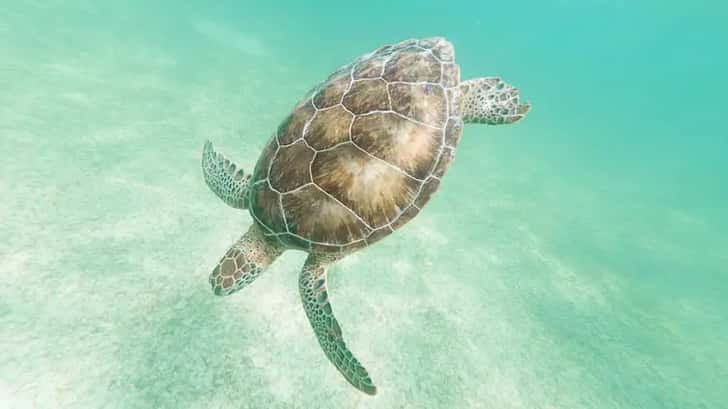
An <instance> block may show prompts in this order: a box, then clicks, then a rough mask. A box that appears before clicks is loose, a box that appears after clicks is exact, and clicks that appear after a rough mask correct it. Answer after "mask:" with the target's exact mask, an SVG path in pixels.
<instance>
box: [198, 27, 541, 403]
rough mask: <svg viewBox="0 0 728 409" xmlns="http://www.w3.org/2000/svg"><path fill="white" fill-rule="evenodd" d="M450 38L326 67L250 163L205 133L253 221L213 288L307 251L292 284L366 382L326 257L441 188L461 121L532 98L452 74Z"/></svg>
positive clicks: (330, 353) (326, 339)
mask: <svg viewBox="0 0 728 409" xmlns="http://www.w3.org/2000/svg"><path fill="white" fill-rule="evenodd" d="M454 58H455V55H454V49H453V46H452V44H450V43H449V42H448V41H447V40H445V39H443V38H439V37H435V38H427V39H421V40H407V41H403V42H401V43H398V44H395V45H388V46H384V47H380V48H379V49H377V50H375V51H373V52H371V53H369V54H365V55H363V56H362V57H360V58H358V59H357V60H356V61H354V62H353V63H351V64H349V65H346V66H343V67H341V68H340V69H338V70H337V71H336V72H334V73H333V74H332V75H331V76H329V78H328V79H327V80H326V81H324V82H323V83H322V84H320V85H319V86H317V87H315V88H314V89H313V90H312V91H311V92H309V94H308V95H307V96H306V97H304V98H303V100H302V101H301V102H299V103H298V105H297V106H296V107H295V109H294V110H293V112H292V113H291V115H290V116H289V117H288V118H286V120H284V121H283V123H282V124H281V126H280V127H279V128H278V131H277V132H276V134H275V135H273V137H271V139H270V141H269V142H268V144H267V145H266V147H265V149H264V151H263V153H262V154H261V157H260V159H259V160H258V163H257V164H256V167H255V170H254V172H253V174H252V175H250V174H248V175H246V174H245V173H244V172H243V170H242V169H241V168H239V167H237V166H236V165H235V164H234V163H232V162H230V161H229V160H228V159H226V158H225V157H224V156H222V155H221V154H219V153H216V152H215V151H214V149H213V147H212V144H211V143H209V142H207V143H206V144H205V147H204V150H203V158H202V168H203V174H204V177H205V182H206V183H207V185H208V186H209V187H210V189H211V190H212V191H213V192H215V193H216V194H217V195H218V197H220V198H221V199H222V200H223V201H224V202H225V203H227V204H228V205H230V206H231V207H234V208H238V209H245V208H248V209H249V210H250V214H251V215H252V217H253V220H254V223H253V225H252V226H251V228H250V230H249V231H248V232H247V233H245V234H244V235H243V236H242V237H241V238H240V240H238V242H236V243H235V244H234V245H233V246H232V247H231V248H230V249H229V250H228V251H227V253H226V254H225V256H224V257H223V258H222V259H221V260H220V262H219V263H218V265H217V266H216V267H215V268H214V269H213V271H212V274H211V275H210V279H209V280H210V284H211V286H212V289H213V292H214V293H215V294H216V295H229V294H232V293H234V292H236V291H239V290H240V289H242V288H244V287H245V286H247V285H248V284H250V283H251V282H253V281H254V280H255V278H257V277H258V276H259V275H260V274H261V272H262V271H264V270H265V269H266V268H267V267H268V266H269V265H270V264H271V263H272V262H273V261H274V260H275V259H276V258H277V257H278V256H280V255H281V254H282V253H283V252H284V251H285V250H287V249H297V250H303V251H307V252H308V253H309V257H308V259H307V260H306V263H305V265H304V267H303V269H302V271H301V274H300V277H299V290H300V294H301V301H302V303H303V306H304V310H305V312H306V315H307V317H308V318H309V321H310V323H311V327H312V329H313V330H314V333H315V335H316V337H317V339H318V341H319V344H320V345H321V348H322V349H323V351H324V353H325V354H326V356H327V357H328V359H329V360H330V361H331V362H332V363H333V364H334V366H335V367H336V368H337V369H338V370H339V372H341V374H342V375H343V376H344V377H345V378H346V379H347V380H348V381H349V383H351V384H352V385H353V386H354V387H356V388H357V389H359V390H361V391H362V392H365V393H368V394H375V393H376V387H375V386H374V384H373V382H372V381H371V378H370V377H369V374H368V373H367V371H366V369H364V367H363V366H362V365H361V364H360V363H359V361H358V360H357V359H356V358H355V357H354V356H353V354H352V353H351V352H350V351H349V349H348V347H347V346H346V343H345V342H344V340H343V336H342V331H341V327H340V326H339V324H338V322H337V320H336V318H335V316H334V313H333V310H332V308H331V304H330V302H329V297H328V290H327V285H326V275H327V268H328V267H329V266H330V265H331V264H332V263H334V262H336V261H338V260H340V259H341V258H343V257H345V256H346V255H348V254H351V253H352V252H354V251H357V250H360V249H362V248H364V247H366V246H368V245H370V244H372V243H375V242H377V241H378V240H381V239H382V238H384V237H386V236H388V235H389V234H391V233H392V232H394V231H395V230H396V229H398V228H399V227H401V226H403V225H404V224H405V223H407V222H409V221H410V220H412V218H413V217H414V216H416V215H417V214H418V213H419V211H420V210H421V209H422V208H423V206H424V205H425V204H426V203H427V202H428V201H429V200H430V199H431V198H432V196H433V194H434V193H435V191H436V190H437V189H438V188H439V185H440V181H441V180H442V176H443V175H444V173H445V171H446V170H447V168H448V166H449V165H450V163H451V162H452V160H453V158H454V156H455V148H456V147H457V145H458V142H459V141H460V136H461V134H462V128H463V123H483V124H490V125H498V124H510V123H514V122H517V121H519V120H520V119H522V118H523V117H524V116H525V115H526V113H527V112H528V110H529V109H530V105H528V104H520V102H519V92H518V90H517V89H515V88H513V87H512V86H510V85H508V84H506V83H504V82H503V81H502V80H501V79H500V78H496V77H488V78H478V79H473V80H469V81H464V82H460V69H459V66H458V65H457V64H455V61H454Z"/></svg>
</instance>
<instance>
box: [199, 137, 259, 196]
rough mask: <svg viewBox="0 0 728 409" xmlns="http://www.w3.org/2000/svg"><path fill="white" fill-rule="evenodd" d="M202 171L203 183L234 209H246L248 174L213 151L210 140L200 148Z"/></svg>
mask: <svg viewBox="0 0 728 409" xmlns="http://www.w3.org/2000/svg"><path fill="white" fill-rule="evenodd" d="M202 173H203V175H204V177H205V183H207V186H209V187H210V189H211V190H212V191H213V192H215V194H216V195H217V196H218V197H219V198H220V199H222V201H223V202H225V203H227V204H228V205H230V206H232V207H234V208H236V209H247V208H248V203H247V200H246V196H247V193H248V185H249V182H250V174H247V175H246V174H245V172H244V171H243V168H241V167H238V166H236V165H235V164H234V163H232V162H231V161H230V160H228V159H226V158H225V157H224V156H223V155H222V154H219V153H217V152H215V150H214V149H213V148H212V142H210V141H206V142H205V147H204V148H203V150H202Z"/></svg>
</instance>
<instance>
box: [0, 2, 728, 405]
mask: <svg viewBox="0 0 728 409" xmlns="http://www.w3.org/2000/svg"><path fill="white" fill-rule="evenodd" d="M69 3H70V4H69ZM630 3H632V2H626V1H622V2H614V1H596V0H595V1H588V2H572V1H546V2H519V3H517V4H513V5H506V4H481V2H470V3H465V2H462V3H460V4H445V3H444V2H443V3H432V4H423V3H421V2H419V3H417V5H415V3H410V4H401V5H395V4H391V2H370V3H367V5H366V7H364V6H363V5H356V4H350V3H343V2H341V3H337V2H328V3H326V4H324V3H320V4H319V5H317V6H315V7H314V6H312V5H311V4H309V3H301V4H281V3H271V4H270V5H267V6H262V7H261V6H254V5H241V4H236V2H220V3H219V5H216V6H210V5H207V4H205V3H204V2H192V3H190V4H188V5H179V4H176V3H175V2H166V1H165V2H157V3H156V5H153V6H149V5H147V4H145V3H144V2H140V1H131V2H125V4H116V5H107V6H98V5H96V4H95V2H90V1H87V2H86V1H74V2H60V1H44V2H23V3H22V4H21V3H17V4H3V6H2V9H3V11H2V13H0V89H1V90H2V92H0V152H2V159H0V197H1V198H2V201H1V202H0V203H1V204H0V220H1V221H2V223H0V260H1V261H0V278H1V279H2V281H3V285H2V286H0V351H3V352H2V353H1V354H0V407H2V408H6V407H7V408H33V407H37V408H99V407H103V408H151V407H154V408H239V407H246V408H248V407H249V408H291V407H297V408H346V407H361V408H369V407H371V408H400V407H402V408H405V407H412V408H445V407H447V408H681V409H683V408H718V407H722V405H725V402H726V401H728V395H727V394H726V391H725V388H724V387H722V385H723V380H724V379H725V378H726V376H728V364H727V363H726V362H728V318H727V317H726V311H728V303H727V302H726V301H725V294H726V291H728V269H727V268H726V265H727V264H728V255H727V254H728V252H726V251H725V248H726V247H727V245H728V237H727V236H726V234H725V231H727V230H728V209H726V207H727V203H728V187H727V186H728V185H727V184H726V183H725V178H726V175H728V165H726V160H725V158H726V154H727V153H728V138H727V137H726V135H727V134H728V133H727V132H726V130H725V126H724V122H723V116H724V115H723V108H722V106H723V104H722V98H723V96H724V95H725V91H726V82H725V80H724V78H723V76H724V73H725V72H726V68H728V64H727V63H728V61H726V53H725V52H721V47H723V46H722V45H721V44H722V38H725V37H726V34H728V33H726V29H724V28H721V22H723V21H725V18H726V17H727V16H728V10H727V9H726V7H725V6H723V5H721V4H720V3H718V2H713V4H708V2H694V3H688V4H685V3H675V2H653V1H644V2H640V4H639V5H636V4H630ZM430 35H443V36H446V37H448V38H449V39H450V40H452V41H453V42H454V43H455V46H456V54H457V59H458V62H459V63H460V65H461V67H462V72H463V77H464V78H469V77H475V76H485V75H502V76H503V77H504V78H505V79H506V80H508V81H510V82H512V83H514V84H516V85H517V86H519V87H520V88H521V90H522V93H523V95H524V96H525V98H527V99H529V100H530V101H531V102H533V104H534V109H533V111H532V112H531V113H530V114H529V117H528V118H527V120H525V121H523V122H522V123H520V124H518V125H516V126H512V127H499V128H488V127H482V126H468V127H466V129H465V132H464V136H463V141H462V143H461V145H460V147H459V149H458V158H457V160H456V161H455V163H454V165H453V167H452V168H451V170H450V171H449V173H448V175H447V176H446V178H445V180H446V183H444V186H443V188H442V189H441V190H440V192H439V193H438V195H437V196H436V198H435V199H434V200H433V201H432V202H431V203H430V205H429V206H428V207H427V208H426V210H425V211H423V213H422V214H421V215H420V216H419V217H418V218H417V219H415V221H413V222H412V223H410V224H408V225H407V226H405V227H404V228H403V229H402V230H400V231H398V232H397V233H395V234H394V235H392V236H391V237H390V238H388V239H386V240H384V241H382V242H381V243H380V244H378V245H376V246H374V247H372V248H370V249H367V250H366V251H364V252H361V253H359V254H355V255H353V256H351V257H349V258H347V259H345V260H344V261H342V262H341V263H339V264H338V265H337V266H336V267H335V268H334V269H333V271H332V274H331V278H330V281H331V287H332V289H331V292H332V298H333V299H334V301H333V303H334V304H335V308H336V309H337V315H338V317H339V321H340V322H341V323H342V326H343V328H344V332H345V334H346V336H347V338H348V340H349V344H350V346H351V348H352V349H353V351H354V352H355V353H356V354H357V355H358V357H359V358H360V359H361V361H362V362H363V363H364V364H365V365H366V366H367V368H368V369H369V371H370V373H371V374H372V377H373V379H374V381H375V383H376V384H377V386H378V387H379V394H378V395H377V396H376V397H374V398H370V397H367V396H364V395H362V394H361V393H359V392H357V391H355V390H354V389H353V388H351V387H349V386H348V384H346V382H345V381H343V379H342V378H341V377H340V375H339V374H338V373H337V372H336V371H335V369H334V368H333V367H332V366H331V365H330V364H329V363H328V362H327V361H326V358H325V357H324V355H323V354H322V353H321V351H320V349H319V347H318V345H317V343H316V341H315V339H314V337H313V334H312V332H311V331H310V329H309V327H308V323H307V322H306V318H305V315H304V314H303V311H302V309H301V307H300V301H299V298H298V292H297V288H296V282H297V280H296V278H297V274H298V271H299V269H300V266H301V264H302V262H303V260H304V257H305V255H304V254H302V253H287V254H286V255H285V256H284V257H283V258H281V259H279V260H278V261H277V262H276V263H275V264H274V265H273V267H272V268H271V269H270V271H268V272H267V274H265V276H263V277H261V278H260V279H258V281H257V282H256V283H255V284H254V285H253V286H251V287H250V288H249V289H247V290H246V291H244V292H241V293H238V294H237V295H235V296H233V297H227V298H225V299H220V298H216V297H213V296H212V294H211V292H210V290H209V288H208V284H207V275H208V274H209V271H210V269H211V268H212V267H213V266H214V263H215V262H216V261H217V259H218V257H219V256H220V255H221V254H222V253H223V252H224V251H225V250H226V249H227V247H228V246H229V245H230V243H232V242H233V241H234V240H235V239H236V238H237V237H238V236H239V235H240V234H241V233H242V232H243V231H244V230H245V229H247V227H248V225H249V224H250V223H251V219H250V217H249V216H248V215H247V213H244V212H236V211H234V210H232V209H230V208H227V207H226V206H225V205H224V204H223V203H222V202H221V201H219V200H218V199H216V198H215V197H214V196H213V194H212V193H210V192H209V191H208V190H207V187H206V186H205V185H204V182H203V181H202V178H201V174H200V169H199V156H200V152H201V148H202V143H203V141H204V140H205V139H211V140H212V141H214V142H215V144H216V145H217V146H218V147H219V149H220V150H221V151H223V152H225V153H226V154H227V155H229V156H231V157H232V158H233V159H234V160H236V161H237V162H238V163H240V164H242V165H243V166H244V167H246V168H247V169H251V168H252V166H253V164H254V163H255V160H256V158H257V156H258V154H259V153H260V150H261V148H262V146H263V144H264V143H265V141H266V139H267V137H268V135H270V133H271V132H272V130H273V129H275V127H276V126H277V124H278V122H279V121H280V120H281V119H282V118H283V117H284V116H285V115H286V114H287V113H288V111H289V110H290V108H291V107H292V105H293V104H294V103H295V102H296V101H297V100H298V99H299V98H300V97H301V96H302V95H303V93H304V92H305V91H306V90H308V88H310V87H311V86H312V85H313V84H315V83H316V82H318V81H319V80H321V79H323V78H324V77H325V76H326V75H328V74H329V72H331V71H332V70H333V69H335V68H336V67H338V66H340V65H341V64H343V63H346V62H347V61H349V60H351V59H352V58H354V57H356V56H358V55H360V54H362V53H364V52H366V51H369V50H371V49H373V48H375V47H377V46H379V45H381V44H384V43H390V42H395V41H399V40H402V39H405V38H410V37H420V36H430Z"/></svg>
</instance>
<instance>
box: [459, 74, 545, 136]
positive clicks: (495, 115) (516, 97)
mask: <svg viewBox="0 0 728 409" xmlns="http://www.w3.org/2000/svg"><path fill="white" fill-rule="evenodd" d="M460 91H461V98H462V102H461V104H462V105H461V107H462V115H463V121H464V122H466V123H481V124H488V125H501V124H512V123H514V122H518V121H520V120H521V119H523V118H524V117H525V116H526V114H527V113H528V111H529V110H530V109H531V104H529V103H525V104H521V103H520V92H519V91H518V88H515V87H514V86H512V85H510V84H507V83H505V82H504V81H503V80H502V79H500V78H499V77H486V78H477V79H474V80H469V81H463V82H462V83H461V84H460Z"/></svg>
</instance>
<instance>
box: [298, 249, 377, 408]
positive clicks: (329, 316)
mask: <svg viewBox="0 0 728 409" xmlns="http://www.w3.org/2000/svg"><path fill="white" fill-rule="evenodd" d="M331 261H332V260H326V259H325V258H323V257H317V256H316V255H314V254H311V255H309V256H308V259H307V260H306V264H305V265H304V266H303V270H301V275H300V277H299V280H298V288H299V290H300V292H301V301H302V302H303V308H304V310H306V315H307V316H308V320H309V322H310V323H311V327H312V328H313V332H314V333H315V334H316V338H318V341H319V344H320V345H321V348H322V349H323V350H324V353H325V354H326V357H327V358H329V361H331V363H333V364H334V366H336V369H338V370H339V372H341V374H342V375H344V378H346V380H347V381H349V383H350V384H352V385H353V386H354V387H355V388H357V389H359V390H360V391H362V392H364V393H366V394H368V395H375V394H376V393H377V388H376V386H374V384H373V383H372V379H371V378H370V377H369V373H368V372H367V370H366V369H364V367H363V366H362V365H361V364H360V363H359V361H358V360H357V359H356V357H354V355H352V353H351V351H349V348H348V347H347V346H346V343H345V342H344V338H343V336H342V334H341V327H340V326H339V323H338V322H337V321H336V317H334V312H333V310H332V309H331V304H330V302H329V295H328V291H327V289H326V269H327V266H328V264H330V263H331Z"/></svg>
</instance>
